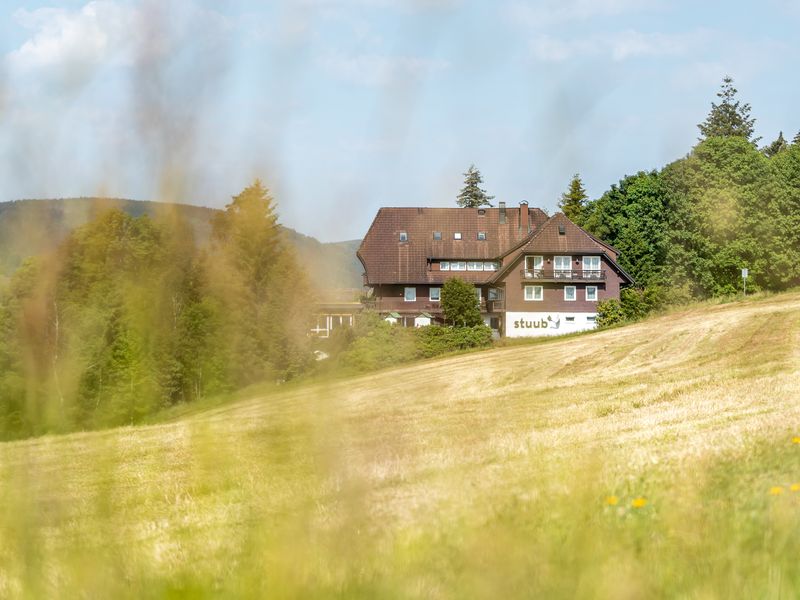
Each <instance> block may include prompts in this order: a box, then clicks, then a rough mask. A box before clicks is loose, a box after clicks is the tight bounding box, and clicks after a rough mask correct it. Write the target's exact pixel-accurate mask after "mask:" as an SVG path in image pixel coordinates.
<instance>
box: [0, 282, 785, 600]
mask: <svg viewBox="0 0 800 600" xmlns="http://www.w3.org/2000/svg"><path fill="white" fill-rule="evenodd" d="M799 396H800V294H798V293H791V294H781V295H776V296H772V297H766V298H762V299H759V300H749V301H747V302H742V303H732V304H724V305H703V306H700V307H696V308H691V309H686V310H684V311H676V312H673V313H670V314H668V315H664V316H661V317H657V318H654V319H650V320H648V321H645V322H642V323H639V324H636V325H631V326H628V327H622V328H617V329H613V330H609V331H604V332H598V333H592V334H589V335H582V336H576V337H572V338H569V339H563V340H558V339H555V340H549V341H547V342H541V343H535V344H530V345H512V346H509V347H507V348H500V349H496V350H490V351H485V352H474V353H469V354H464V355H460V356H454V357H449V358H444V359H437V360H430V361H424V362H419V363H415V364H412V365H409V366H404V367H402V368H396V369H391V370H385V371H381V372H378V373H375V374H371V375H367V376H360V377H355V378H340V379H331V380H328V381H316V382H307V383H304V384H290V385H286V386H281V387H278V388H276V389H274V390H271V391H267V392H264V393H254V397H251V398H247V399H243V400H237V401H235V402H231V403H228V404H224V405H221V406H217V407H211V408H209V409H207V410H205V411H201V412H193V413H190V414H187V415H184V416H180V417H174V418H172V419H171V420H170V421H168V422H161V423H154V424H150V425H146V426H141V427H128V428H118V429H113V430H107V431H99V432H91V433H78V434H71V435H63V436H47V437H42V438H37V439H31V440H26V441H19V442H10V443H4V444H0V505H1V506H2V508H3V510H2V511H0V597H3V598H6V597H8V598H55V597H64V598H82V597H85V598H101V597H102V598H127V597H131V598H183V597H187V598H203V597H231V598H234V597H236V598H238V597H254V598H255V597H275V598H299V597H323V598H326V597H368V598H401V597H402V598H506V597H525V598H531V597H542V598H573V597H578V598H652V597H679V598H703V599H704V598H796V597H798V596H800V562H798V557H800V398H799Z"/></svg>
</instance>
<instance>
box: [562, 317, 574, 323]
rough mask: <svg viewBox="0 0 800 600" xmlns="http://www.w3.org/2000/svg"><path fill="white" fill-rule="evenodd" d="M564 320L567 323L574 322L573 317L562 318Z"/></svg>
mask: <svg viewBox="0 0 800 600" xmlns="http://www.w3.org/2000/svg"><path fill="white" fill-rule="evenodd" d="M564 318H565V320H566V321H567V323H574V322H575V317H564Z"/></svg>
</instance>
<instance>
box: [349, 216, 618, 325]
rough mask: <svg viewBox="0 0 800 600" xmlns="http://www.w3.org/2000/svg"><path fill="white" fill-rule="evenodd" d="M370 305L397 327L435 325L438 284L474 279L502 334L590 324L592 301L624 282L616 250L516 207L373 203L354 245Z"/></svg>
mask: <svg viewBox="0 0 800 600" xmlns="http://www.w3.org/2000/svg"><path fill="white" fill-rule="evenodd" d="M357 256H358V258H359V260H360V261H361V263H362V264H363V266H364V285H365V286H367V287H368V288H370V296H371V301H372V302H373V303H374V307H375V309H376V310H377V311H378V312H380V313H381V315H383V316H384V317H385V318H387V319H388V320H390V321H392V322H396V323H398V324H402V325H405V326H421V325H428V324H430V323H432V322H441V321H442V319H443V317H442V310H441V307H440V300H441V291H442V285H443V284H444V282H445V281H447V280H448V279H449V278H451V277H459V278H461V279H463V280H464V281H467V282H469V283H472V284H473V285H474V286H475V297H476V302H479V303H480V309H481V314H482V316H483V319H484V322H485V323H486V324H487V325H489V326H491V327H492V329H493V330H495V331H496V332H497V334H498V335H504V336H508V337H522V336H536V335H558V334H562V333H570V332H573V331H582V330H585V329H592V328H594V327H595V322H596V318H597V303H598V301H600V300H605V299H608V298H619V292H620V288H621V287H622V286H625V285H629V284H631V283H633V281H632V280H631V278H630V277H629V276H628V275H627V274H626V273H625V271H623V270H622V269H621V268H620V266H619V265H618V264H617V260H618V258H619V253H618V252H617V251H616V250H615V249H614V248H613V247H611V246H609V245H608V244H606V243H604V242H603V241H601V240H599V239H597V238H596V237H594V236H592V235H591V234H589V233H588V232H587V231H585V230H583V229H581V228H580V227H578V226H577V225H575V224H574V223H573V222H572V221H570V220H569V219H568V218H567V217H566V216H565V215H564V214H562V213H557V214H555V215H554V216H552V217H548V216H547V215H546V214H545V213H544V212H543V211H542V210H540V209H538V208H529V207H528V204H527V203H526V202H521V203H520V205H519V208H516V207H515V208H506V206H505V204H504V203H502V202H501V203H500V205H499V207H498V208H381V209H380V210H379V211H378V214H377V215H376V216H375V220H374V221H373V222H372V225H371V226H370V228H369V231H368V232H367V235H366V237H365V238H364V240H363V242H362V243H361V246H360V248H359V249H358V252H357Z"/></svg>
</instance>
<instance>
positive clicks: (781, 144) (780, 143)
mask: <svg viewBox="0 0 800 600" xmlns="http://www.w3.org/2000/svg"><path fill="white" fill-rule="evenodd" d="M788 148H789V143H788V142H787V141H786V140H785V139H784V137H783V132H782V131H781V132H779V133H778V139H776V140H775V141H774V142H772V143H771V144H767V145H766V146H764V148H762V150H761V151H762V152H763V153H764V155H765V156H770V157H771V156H775V155H776V154H777V153H778V152H780V151H782V150H786V149H788Z"/></svg>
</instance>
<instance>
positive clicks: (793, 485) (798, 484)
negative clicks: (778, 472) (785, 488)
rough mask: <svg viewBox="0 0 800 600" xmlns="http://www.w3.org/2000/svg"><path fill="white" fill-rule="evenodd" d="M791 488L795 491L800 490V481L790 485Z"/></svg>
mask: <svg viewBox="0 0 800 600" xmlns="http://www.w3.org/2000/svg"><path fill="white" fill-rule="evenodd" d="M789 489H790V490H792V491H793V492H800V483H793V484H792V485H790V486H789Z"/></svg>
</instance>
